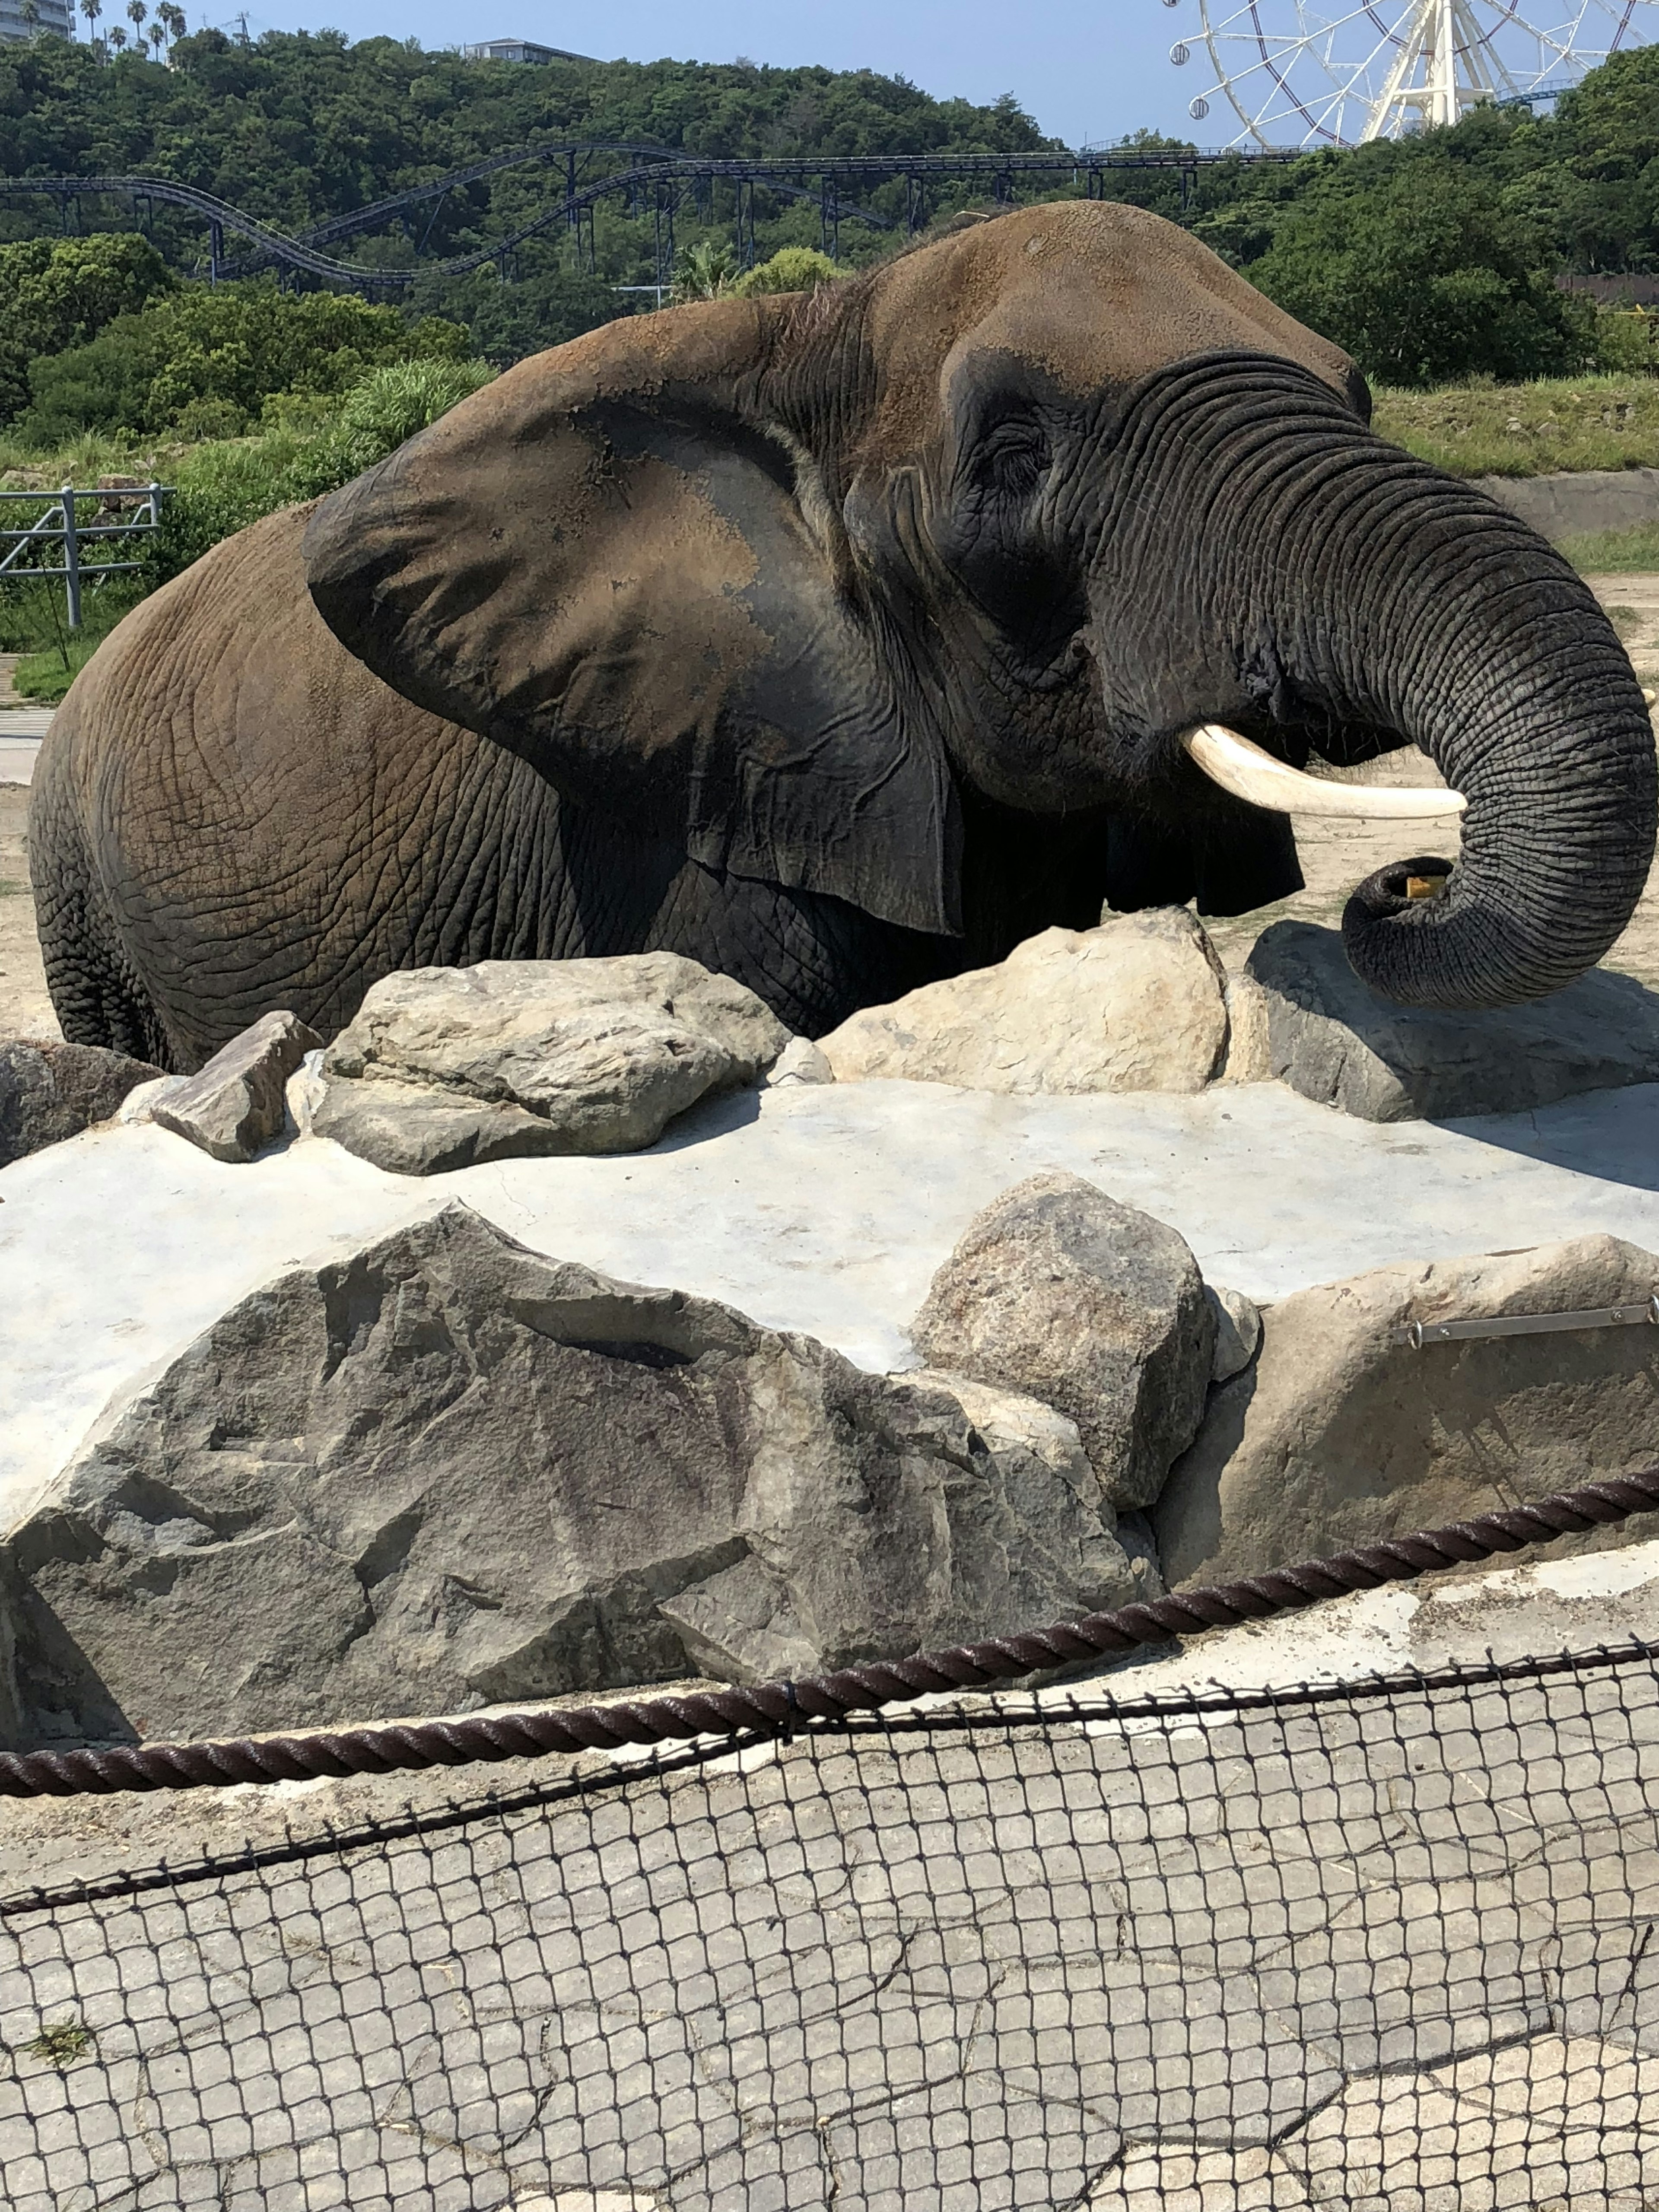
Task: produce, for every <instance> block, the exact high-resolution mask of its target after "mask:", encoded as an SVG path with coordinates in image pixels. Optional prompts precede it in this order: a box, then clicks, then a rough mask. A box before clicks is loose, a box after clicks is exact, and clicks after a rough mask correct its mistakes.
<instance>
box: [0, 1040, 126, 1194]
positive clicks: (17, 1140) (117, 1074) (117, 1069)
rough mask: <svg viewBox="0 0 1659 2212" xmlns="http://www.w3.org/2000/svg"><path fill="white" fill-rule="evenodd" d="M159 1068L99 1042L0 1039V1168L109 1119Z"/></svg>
mask: <svg viewBox="0 0 1659 2212" xmlns="http://www.w3.org/2000/svg"><path fill="white" fill-rule="evenodd" d="M160 1074H161V1069H160V1068H159V1067H152V1066H150V1065H149V1061H148V1060H132V1059H130V1058H129V1057H128V1055H127V1054H125V1053H124V1052H106V1050H105V1049H104V1048H103V1047H102V1046H101V1045H93V1044H61V1043H58V1042H57V1041H56V1040H52V1041H51V1042H47V1041H46V1040H44V1039H40V1040H37V1039H34V1038H32V1037H16V1038H12V1039H9V1040H8V1041H6V1042H0V1168H3V1167H9V1166H10V1164H11V1163H12V1162H13V1161H14V1160H21V1159H24V1158H27V1156H28V1154H29V1153H30V1152H40V1151H41V1150H43V1149H44V1147H45V1146H47V1145H57V1144H61V1143H62V1142H63V1140H64V1138H66V1137H77V1136H79V1135H80V1133H81V1132H82V1129H88V1128H90V1127H92V1126H93V1125H94V1123H95V1122H98V1121H108V1120H109V1119H110V1117H111V1116H112V1115H113V1114H114V1112H115V1110H116V1109H117V1108H118V1106H119V1105H120V1103H121V1102H122V1100H123V1099H124V1098H125V1097H126V1096H127V1094H128V1092H129V1091H134V1090H136V1089H137V1086H138V1085H139V1084H141V1083H151V1082H154V1081H155V1079H156V1078H157V1077H158V1076H159V1075H160Z"/></svg>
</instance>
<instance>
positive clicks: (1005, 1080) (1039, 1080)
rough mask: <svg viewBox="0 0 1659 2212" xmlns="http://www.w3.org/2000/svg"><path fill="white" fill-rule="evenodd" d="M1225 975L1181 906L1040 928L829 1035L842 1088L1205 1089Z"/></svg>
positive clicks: (1220, 1047)
mask: <svg viewBox="0 0 1659 2212" xmlns="http://www.w3.org/2000/svg"><path fill="white" fill-rule="evenodd" d="M1224 983H1225V976H1224V974H1223V971H1222V969H1221V966H1220V963H1218V961H1217V959H1216V957H1215V955H1214V953H1213V952H1212V950H1211V947H1210V942H1209V939H1207V938H1206V936H1205V934H1204V932H1203V930H1202V929H1201V928H1200V926H1199V924H1198V922H1197V921H1196V920H1195V919H1194V916H1193V915H1190V914H1188V912H1187V910H1186V909H1185V908H1182V907H1166V908H1158V909H1157V910H1156V911H1154V912H1152V913H1149V914H1130V915H1115V916H1114V917H1113V918H1112V920H1111V921H1104V922H1103V923H1102V924H1101V925H1100V927H1098V928H1097V929H1085V930H1072V929H1045V930H1044V931H1043V932H1042V934H1041V935H1040V936H1037V937H1031V938H1028V939H1026V940H1025V942H1024V944H1023V945H1017V946H1016V947H1015V948H1014V950H1013V951H1012V952H1011V953H1010V954H1009V956H1008V957H1007V958H1006V960H1005V961H1003V962H1002V963H1000V965H999V966H997V967H994V968H975V969H970V970H969V973H968V974H967V975H955V976H952V977H951V978H950V979H949V980H948V981H945V982H942V983H928V984H925V985H924V986H923V987H922V988H921V989H920V990H918V991H911V992H909V993H908V994H907V995H906V996H905V997H904V998H902V999H899V1000H895V1001H894V1003H893V1004H892V1005H891V1006H868V1007H866V1008H865V1010H864V1011H863V1012H861V1013H857V1014H854V1016H853V1017H852V1018H851V1019H850V1020H849V1021H845V1022H843V1023H842V1025H841V1027H840V1028H839V1029H838V1030H831V1032H830V1034H829V1036H827V1037H824V1038H823V1039H821V1040H820V1042H821V1046H822V1049H823V1054H824V1057H825V1058H826V1059H827V1060H829V1065H830V1066H831V1068H832V1069H833V1070H834V1072H835V1075H836V1081H837V1082H840V1083H851V1082H856V1081H860V1080H867V1079H870V1078H872V1077H880V1078H887V1079H891V1078H907V1077H908V1079H911V1080H913V1081H915V1082H922V1083H954V1084H959V1085H963V1087H964V1088H967V1089H971V1090H978V1091H1004V1092H1008V1093H1012V1094H1013V1095H1015V1096H1019V1097H1024V1096H1028V1095H1030V1093H1033V1092H1036V1091H1202V1090H1203V1088H1204V1086H1205V1085H1206V1084H1207V1083H1208V1082H1209V1081H1210V1080H1211V1079H1212V1077H1213V1076H1214V1074H1215V1073H1216V1071H1217V1068H1218V1066H1219V1065H1220V1063H1221V1061H1222V1058H1223V1055H1224V1054H1225V1050H1226V1044H1227V1008H1226V1004H1225V999H1224V997H1223V987H1224Z"/></svg>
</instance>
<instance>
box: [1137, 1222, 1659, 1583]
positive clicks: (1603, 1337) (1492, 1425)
mask: <svg viewBox="0 0 1659 2212" xmlns="http://www.w3.org/2000/svg"><path fill="white" fill-rule="evenodd" d="M1656 1290H1659V1258H1656V1257H1655V1255H1653V1254H1652V1253H1651V1252H1644V1251H1642V1250H1641V1249H1639V1248H1638V1247H1637V1246H1636V1245H1634V1244H1626V1243H1621V1242H1620V1240H1619V1239H1618V1238H1616V1237H1577V1238H1574V1239H1573V1240H1572V1241H1571V1242H1570V1243H1562V1244H1546V1245H1541V1246H1540V1247H1538V1248H1536V1249H1534V1250H1531V1251H1522V1252H1498V1253H1485V1254H1480V1255H1476V1256H1474V1257H1473V1258H1468V1259H1456V1260H1441V1261H1434V1262H1433V1263H1431V1264H1430V1265H1426V1266H1425V1264H1424V1263H1423V1262H1422V1261H1401V1262H1400V1263H1399V1264H1398V1265H1396V1266H1394V1267H1378V1268H1376V1269H1375V1270H1373V1271H1372V1272H1371V1273H1369V1274H1364V1275H1357V1276H1355V1277H1353V1278H1352V1279H1351V1280H1349V1281H1347V1282H1340V1283H1326V1284H1322V1285H1318V1286H1316V1288H1314V1289H1312V1290H1307V1291H1297V1293H1296V1295H1295V1296H1294V1297H1288V1298H1285V1299H1283V1300H1282V1301H1281V1302H1280V1303H1279V1304H1277V1305H1274V1306H1271V1307H1269V1308H1268V1309H1267V1310H1266V1311H1265V1312H1264V1314H1263V1315H1262V1316H1261V1320H1262V1339H1261V1351H1260V1352H1259V1353H1258V1355H1257V1357H1256V1359H1255V1363H1254V1364H1253V1365H1251V1366H1250V1367H1249V1368H1248V1369H1246V1370H1244V1371H1243V1373H1241V1374H1239V1375H1238V1376H1236V1377H1235V1378H1234V1379H1233V1380H1232V1381H1231V1382H1229V1383H1225V1384H1224V1385H1223V1386H1222V1387H1221V1388H1220V1389H1218V1390H1216V1391H1215V1392H1214V1393H1213V1394H1212V1397H1211V1400H1210V1404H1209V1410H1208V1412H1207V1413H1206V1417H1205V1421H1204V1425H1203V1428H1202V1430H1201V1431H1200V1434H1199V1436H1198V1438H1197V1440H1196V1442H1195V1443H1194V1445H1193V1447H1192V1449H1191V1450H1190V1451H1188V1453H1187V1454H1186V1455H1185V1457H1184V1458H1182V1460H1181V1461H1180V1462H1179V1463H1178V1464H1177V1466H1176V1468H1175V1470H1174V1472H1173V1473H1172V1474H1171V1475H1170V1480H1169V1482H1168V1483H1167V1485H1166V1486H1165V1487H1164V1492H1163V1495H1162V1497H1161V1498H1159V1499H1158V1504H1157V1506H1156V1508H1155V1509H1154V1511H1153V1522H1154V1526H1155V1528H1156V1529H1157V1532H1158V1550H1159V1553H1160V1557H1161V1559H1162V1561H1163V1565H1164V1573H1165V1575H1166V1576H1167V1577H1168V1579H1169V1581H1170V1586H1171V1587H1172V1588H1173V1587H1175V1586H1176V1585H1177V1584H1188V1585H1190V1584H1193V1583H1212V1582H1226V1581H1231V1580H1232V1579H1234V1578H1236V1577H1240V1576H1248V1575H1254V1574H1260V1573H1261V1572H1262V1571H1264V1570H1265V1569H1267V1568H1270V1567H1283V1566H1291V1565H1296V1564H1297V1562H1298V1561H1300V1560H1303V1559H1311V1558H1315V1557H1317V1556H1318V1555H1320V1554H1321V1553H1327V1552H1335V1551H1342V1550H1345V1549H1347V1548H1349V1547H1352V1546H1355V1545H1363V1544H1370V1543H1375V1542H1376V1541H1377V1540H1378V1539H1379V1538H1381V1537H1383V1536H1393V1535H1398V1534H1402V1533H1406V1532H1408V1531H1410V1530H1412V1529H1414V1528H1431V1527H1434V1526H1437V1525H1439V1524H1442V1523H1444V1522H1449V1521H1461V1520H1464V1519H1467V1518H1468V1516H1469V1515H1471V1514H1474V1513H1488V1512H1492V1511H1493V1510H1496V1509H1498V1508H1499V1507H1501V1506H1507V1505H1513V1504H1516V1502H1517V1501H1524V1500H1526V1499H1528V1498H1542V1497H1545V1496H1547V1494H1548V1493H1549V1492H1552V1491H1557V1490H1571V1489H1572V1488H1574V1487H1575V1486H1577V1485H1578V1484H1580V1483H1585V1482H1594V1481H1596V1480H1600V1479H1601V1477H1602V1476H1605V1475H1608V1474H1619V1473H1620V1472H1622V1471H1623V1470H1625V1469H1626V1468H1632V1467H1637V1466H1651V1465H1652V1464H1653V1463H1654V1462H1655V1461H1656V1460H1659V1328H1653V1327H1652V1326H1650V1325H1647V1326H1637V1327H1634V1328H1631V1327H1625V1328H1588V1329H1582V1330H1579V1329H1575V1330H1571V1331H1566V1332H1562V1333H1559V1334H1547V1335H1544V1334H1538V1335H1524V1336H1503V1337H1490V1338H1464V1339H1457V1340H1451V1341H1449V1342H1442V1343H1433V1342H1428V1343H1425V1345H1424V1346H1423V1348H1422V1349H1421V1350H1420V1351H1413V1350H1412V1349H1411V1347H1410V1346H1409V1344H1407V1343H1402V1341H1401V1332H1402V1331H1403V1330H1405V1329H1407V1328H1409V1326H1410V1325H1411V1324H1412V1323H1413V1322H1436V1321H1474V1320H1481V1319H1490V1318H1492V1316H1499V1315H1506V1314H1548V1313H1583V1312H1586V1311H1589V1310H1595V1309H1598V1308H1602V1307H1613V1306H1620V1305H1622V1306H1627V1307H1634V1308H1635V1309H1637V1310H1641V1309H1642V1308H1643V1307H1644V1306H1645V1305H1646V1304H1647V1302H1648V1300H1649V1299H1650V1297H1652V1295H1653V1293H1654V1292H1655V1291H1656ZM1642 1525H1643V1524H1641V1523H1638V1524H1637V1526H1638V1529H1639V1528H1641V1527H1642ZM1575 1541H1577V1540H1575ZM1596 1541H1603V1540H1601V1539H1597V1540H1596ZM1613 1541H1622V1536H1621V1535H1619V1534H1615V1536H1614V1537H1613Z"/></svg>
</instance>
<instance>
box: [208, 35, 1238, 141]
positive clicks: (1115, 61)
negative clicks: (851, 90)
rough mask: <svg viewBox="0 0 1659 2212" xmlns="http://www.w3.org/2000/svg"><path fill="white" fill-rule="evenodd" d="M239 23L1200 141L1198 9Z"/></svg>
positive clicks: (1087, 132) (1112, 134)
mask: <svg viewBox="0 0 1659 2212" xmlns="http://www.w3.org/2000/svg"><path fill="white" fill-rule="evenodd" d="M184 4H185V13H186V15H188V16H189V17H190V19H191V22H192V24H194V23H197V22H201V21H220V22H222V21H225V20H226V15H227V13H228V9H227V7H226V0H207V4H206V5H205V6H204V7H199V6H198V7H197V8H192V7H191V5H190V0H184ZM248 21H249V24H250V27H252V28H253V29H254V30H256V31H257V30H259V29H261V28H264V27H272V28H278V29H283V30H295V29H298V28H300V27H301V26H304V27H306V28H307V29H311V30H316V29H319V28H320V27H322V26H323V25H325V24H331V25H333V26H334V27H336V28H337V29H339V30H343V31H344V32H346V33H348V34H349V36H350V37H352V38H354V39H362V38H368V37H370V36H372V35H374V34H376V33H389V34H390V35H392V37H394V38H410V37H413V38H418V39H419V40H420V41H421V43H422V45H423V46H452V45H458V44H459V43H460V42H461V41H462V40H467V39H478V38H494V37H507V36H517V37H520V38H526V39H540V40H544V41H545V43H546V44H548V45H549V46H568V47H570V48H572V49H574V51H575V52H580V53H591V54H594V55H597V56H598V57H599V58H601V59H603V60H607V61H608V60H611V59H614V58H627V59H628V60H629V61H655V60H657V59H659V58H661V57H662V56H663V55H665V54H666V55H673V56H675V57H676V58H678V59H681V60H687V61H706V62H723V61H730V60H732V58H733V57H734V56H736V55H738V54H746V55H747V56H748V57H749V58H750V60H751V61H757V62H775V63H780V64H789V63H800V62H822V63H823V64H826V65H827V66H828V67H829V68H831V69H857V68H869V69H876V70H883V71H885V72H888V73H890V74H894V75H899V76H908V77H909V78H911V79H912V80H913V81H914V82H915V83H917V84H919V85H921V86H922V87H924V88H925V89H926V90H927V91H928V92H931V93H935V94H939V95H940V96H941V97H948V96H950V95H951V94H961V95H962V96H963V97H964V98H966V99H969V100H994V99H995V97H996V96H997V94H999V93H1002V92H1012V93H1013V94H1014V95H1015V96H1016V98H1017V99H1018V100H1019V101H1020V102H1021V104H1022V105H1023V106H1025V107H1028V108H1029V109H1030V111H1031V112H1032V113H1033V114H1034V115H1035V116H1036V118H1037V120H1038V122H1039V123H1040V124H1041V125H1042V127H1043V129H1044V130H1045V131H1048V132H1051V133H1052V134H1053V135H1054V136H1055V137H1060V138H1063V139H1065V140H1066V143H1067V144H1068V145H1078V144H1079V143H1082V142H1083V141H1085V139H1104V138H1116V137H1121V136H1122V135H1123V134H1124V132H1126V131H1133V130H1135V129H1137V128H1139V126H1140V125H1142V124H1146V125H1151V126H1153V127H1155V128H1158V129H1161V130H1165V131H1181V132H1182V134H1183V135H1186V134H1188V133H1192V134H1194V135H1195V136H1197V137H1200V140H1201V139H1202V137H1203V136H1204V133H1203V132H1201V131H1199V132H1194V125H1192V124H1191V123H1190V122H1189V121H1188V118H1187V113H1186V100H1187V97H1188V95H1189V94H1191V92H1192V90H1193V88H1194V85H1193V82H1191V81H1190V80H1195V78H1196V75H1197V71H1196V70H1187V71H1186V72H1184V74H1177V72H1176V70H1173V69H1172V68H1171V67H1170V63H1169V59H1168V55H1169V50H1170V42H1171V40H1174V39H1176V37H1178V36H1180V35H1181V34H1182V33H1183V32H1185V33H1187V34H1188V36H1191V35H1192V34H1193V33H1194V32H1195V31H1196V28H1197V23H1198V0H1177V4H1176V6H1174V7H1168V6H1166V5H1165V4H1164V0H1025V4H1023V5H1022V4H1020V0H1012V4H1011V0H885V4H882V0H678V4H669V0H634V4H632V5H630V6H628V7H625V8H614V9H606V8H594V7H592V5H588V6H585V7H582V8H580V9H578V8H575V7H571V6H568V5H559V4H556V0H462V4H461V5H459V6H458V5H457V4H456V0H253V4H252V5H251V6H250V7H249V9H248ZM1210 135H1211V136H1212V137H1213V136H1215V135H1216V133H1215V128H1214V118H1212V123H1211V126H1210Z"/></svg>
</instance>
